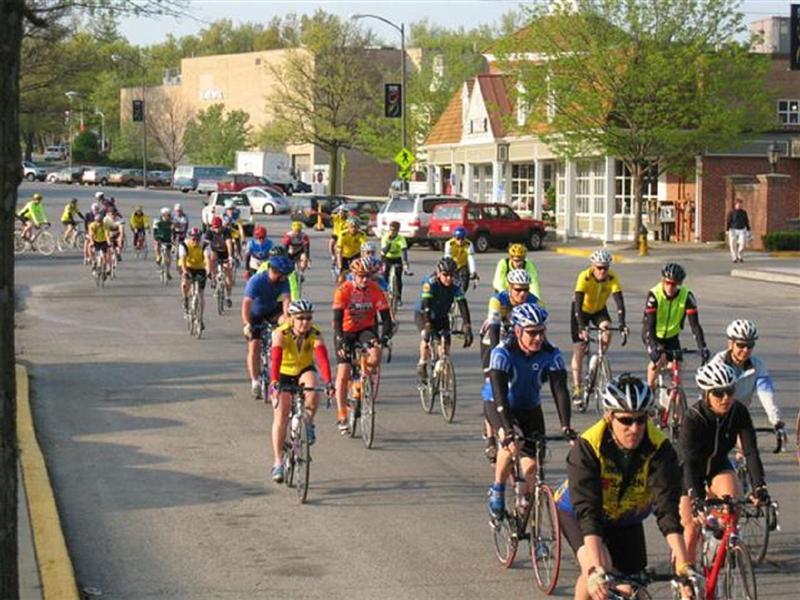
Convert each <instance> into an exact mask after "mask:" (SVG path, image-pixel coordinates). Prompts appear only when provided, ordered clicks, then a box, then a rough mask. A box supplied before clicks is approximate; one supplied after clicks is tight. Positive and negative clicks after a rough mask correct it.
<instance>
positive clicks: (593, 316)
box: [570, 302, 611, 344]
mask: <svg viewBox="0 0 800 600" xmlns="http://www.w3.org/2000/svg"><path fill="white" fill-rule="evenodd" d="M581 318H582V319H583V323H584V325H589V324H591V325H594V326H595V327H600V323H602V322H603V321H611V316H610V315H609V314H608V308H606V307H605V306H604V307H603V308H602V309H600V310H598V311H597V312H596V313H587V312H583V311H581ZM570 332H571V333H572V343H573V344H577V343H578V342H580V341H581V338H580V337H578V334H579V333H580V329H579V327H578V319H577V318H576V317H575V303H574V302H573V303H572V306H571V311H570Z"/></svg>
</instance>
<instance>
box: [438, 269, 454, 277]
mask: <svg viewBox="0 0 800 600" xmlns="http://www.w3.org/2000/svg"><path fill="white" fill-rule="evenodd" d="M439 275H441V276H442V277H450V278H452V277H455V275H456V274H455V273H448V272H447V271H442V272H440V273H439Z"/></svg>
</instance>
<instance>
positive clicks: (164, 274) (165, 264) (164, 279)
mask: <svg viewBox="0 0 800 600" xmlns="http://www.w3.org/2000/svg"><path fill="white" fill-rule="evenodd" d="M158 254H159V256H160V257H161V261H160V262H159V277H160V279H161V285H167V284H168V283H169V280H170V274H169V265H170V262H172V253H171V251H168V250H167V243H166V242H159V243H158Z"/></svg>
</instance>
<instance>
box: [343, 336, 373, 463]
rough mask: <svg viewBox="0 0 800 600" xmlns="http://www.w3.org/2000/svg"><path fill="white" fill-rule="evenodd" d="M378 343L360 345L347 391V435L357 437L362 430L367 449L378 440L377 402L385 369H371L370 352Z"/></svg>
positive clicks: (356, 345) (359, 343) (357, 347)
mask: <svg viewBox="0 0 800 600" xmlns="http://www.w3.org/2000/svg"><path fill="white" fill-rule="evenodd" d="M377 343H378V342H377V341H375V342H366V343H365V342H356V343H355V344H354V346H353V355H352V358H351V360H350V365H351V372H350V385H349V386H348V389H347V433H348V435H349V436H350V437H355V436H356V429H357V428H358V429H360V430H361V439H362V440H363V441H364V446H366V447H367V448H372V444H373V442H374V441H375V402H376V400H377V398H378V386H379V385H380V379H381V367H380V365H375V366H374V367H370V366H369V364H368V362H367V358H368V354H369V350H370V349H371V348H372V347H373V346H374V345H375V344H377Z"/></svg>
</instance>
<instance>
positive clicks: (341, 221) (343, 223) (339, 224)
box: [331, 214, 347, 237]
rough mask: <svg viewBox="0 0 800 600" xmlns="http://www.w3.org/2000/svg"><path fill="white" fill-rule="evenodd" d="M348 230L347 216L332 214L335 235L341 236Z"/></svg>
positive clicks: (332, 229) (332, 226)
mask: <svg viewBox="0 0 800 600" xmlns="http://www.w3.org/2000/svg"><path fill="white" fill-rule="evenodd" d="M346 230H347V217H342V216H340V215H338V214H334V215H332V216H331V231H332V233H333V235H335V236H336V237H339V236H340V235H342V233H343V232H344V231H346Z"/></svg>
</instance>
